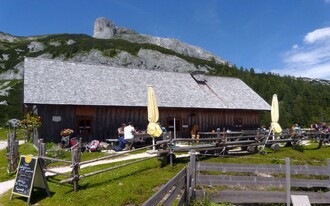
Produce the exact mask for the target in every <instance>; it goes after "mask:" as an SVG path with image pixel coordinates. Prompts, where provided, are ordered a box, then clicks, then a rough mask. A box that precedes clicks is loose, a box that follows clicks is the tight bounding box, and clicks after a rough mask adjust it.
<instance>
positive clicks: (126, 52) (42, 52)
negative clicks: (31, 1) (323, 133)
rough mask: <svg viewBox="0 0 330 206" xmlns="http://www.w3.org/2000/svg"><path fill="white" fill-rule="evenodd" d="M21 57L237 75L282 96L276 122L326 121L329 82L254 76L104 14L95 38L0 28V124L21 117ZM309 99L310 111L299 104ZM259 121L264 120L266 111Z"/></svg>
mask: <svg viewBox="0 0 330 206" xmlns="http://www.w3.org/2000/svg"><path fill="white" fill-rule="evenodd" d="M24 57H38V58H48V59H60V60H64V61H71V62H83V63H87V64H102V65H111V66H118V67H127V68H139V69H148V70H164V71H174V72H192V71H205V72H207V73H208V74H209V75H218V76H231V77H238V78H241V79H242V80H243V81H244V82H246V83H247V84H248V85H249V86H250V87H251V88H252V89H254V90H255V91H256V92H257V93H258V94H259V95H260V96H262V97H263V98H264V99H265V100H266V101H268V102H269V101H270V100H271V96H272V94H273V93H277V94H278V97H279V99H280V100H281V98H283V99H282V100H283V102H284V103H283V104H284V105H283V106H284V107H285V109H284V110H281V112H282V113H283V114H281V115H280V121H281V118H285V122H286V124H287V125H289V124H291V122H292V121H299V122H301V119H303V124H305V125H308V124H309V121H316V120H317V121H319V120H320V115H319V114H320V113H322V115H321V119H322V120H324V119H325V120H328V119H329V120H330V109H329V107H328V105H330V81H326V80H315V79H301V78H293V77H280V76H278V75H275V74H271V73H268V74H264V73H262V74H256V73H255V72H254V70H253V68H251V69H244V68H239V69H238V68H236V67H235V65H234V64H232V63H230V62H228V61H226V60H224V59H222V58H221V57H218V56H216V55H214V54H212V53H210V52H208V51H206V50H204V49H202V48H200V47H197V46H192V45H189V44H186V43H184V42H181V41H179V40H177V39H169V38H160V37H153V36H149V35H144V34H139V33H137V32H136V31H133V30H131V29H128V28H124V27H118V26H116V25H115V23H114V22H112V21H111V20H108V19H106V18H98V19H96V21H95V24H94V32H93V37H91V36H88V35H85V34H50V35H42V36H29V37H18V36H13V35H11V34H7V33H3V32H0V126H1V125H4V124H5V122H6V121H7V120H8V119H11V118H21V117H22V108H23V106H22V105H23V104H22V99H23V80H22V79H23V70H24V64H23V61H24ZM288 94H290V95H292V96H290V95H288ZM314 94H315V95H317V96H315V95H314ZM319 95H321V96H322V98H318V96H319ZM307 96H308V98H306V97H307ZM310 98H312V100H311V99H310ZM295 101H299V107H297V106H296V107H294V106H292V105H294V104H296V102H295ZM311 103H312V104H313V108H312V110H311V111H309V110H308V109H306V108H305V107H303V105H304V104H306V105H311ZM296 105H298V104H296ZM297 114H299V115H297ZM261 121H262V123H264V124H268V122H269V114H265V115H264V116H263V117H262V119H261ZM282 121H283V120H282Z"/></svg>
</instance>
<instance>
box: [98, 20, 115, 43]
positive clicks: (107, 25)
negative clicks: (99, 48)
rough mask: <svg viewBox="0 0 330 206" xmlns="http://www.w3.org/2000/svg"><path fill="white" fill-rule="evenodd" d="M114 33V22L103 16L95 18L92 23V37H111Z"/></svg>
mask: <svg viewBox="0 0 330 206" xmlns="http://www.w3.org/2000/svg"><path fill="white" fill-rule="evenodd" d="M115 33H116V26H115V23H114V22H113V21H111V20H109V19H107V18H105V17H101V18H97V19H96V20H95V23H94V32H93V37H94V38H98V39H111V38H112V37H113V36H114V35H115Z"/></svg>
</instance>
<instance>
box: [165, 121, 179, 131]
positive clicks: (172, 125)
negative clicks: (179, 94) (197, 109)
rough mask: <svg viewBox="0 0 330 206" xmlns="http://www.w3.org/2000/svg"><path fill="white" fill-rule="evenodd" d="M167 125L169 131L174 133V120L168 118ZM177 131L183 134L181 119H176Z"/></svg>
mask: <svg viewBox="0 0 330 206" xmlns="http://www.w3.org/2000/svg"><path fill="white" fill-rule="evenodd" d="M166 124H167V130H169V131H174V118H167V119H166ZM175 129H176V131H177V132H181V130H182V121H181V119H177V118H175Z"/></svg>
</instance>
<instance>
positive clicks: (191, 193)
mask: <svg viewBox="0 0 330 206" xmlns="http://www.w3.org/2000/svg"><path fill="white" fill-rule="evenodd" d="M189 171H190V172H189V173H190V184H191V186H190V188H189V191H188V192H189V197H190V198H191V199H194V198H195V188H196V151H195V150H190V167H189ZM190 198H189V199H190Z"/></svg>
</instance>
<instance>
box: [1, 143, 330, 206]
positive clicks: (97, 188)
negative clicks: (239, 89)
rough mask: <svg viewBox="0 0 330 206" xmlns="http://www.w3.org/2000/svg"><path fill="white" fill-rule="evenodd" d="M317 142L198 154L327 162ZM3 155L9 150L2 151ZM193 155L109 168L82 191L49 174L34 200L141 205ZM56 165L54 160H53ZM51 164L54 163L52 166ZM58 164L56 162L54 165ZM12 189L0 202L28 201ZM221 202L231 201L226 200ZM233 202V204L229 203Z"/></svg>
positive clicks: (82, 184)
mask: <svg viewBox="0 0 330 206" xmlns="http://www.w3.org/2000/svg"><path fill="white" fill-rule="evenodd" d="M317 147H318V144H317V143H312V144H311V145H309V146H304V150H303V151H302V152H300V151H297V150H293V149H292V148H290V147H283V148H280V149H279V150H278V151H276V152H272V151H271V150H270V149H268V148H266V151H267V154H266V155H261V154H253V155H246V156H236V157H215V158H210V157H202V156H198V160H200V161H207V162H219V163H246V164H249V163H251V164H274V163H275V164H284V159H285V158H286V157H290V158H292V160H291V162H292V164H312V165H322V164H323V165H326V162H327V158H329V157H330V150H329V148H320V149H316V148H317ZM19 149H20V153H21V154H30V153H31V154H36V151H35V149H34V147H33V146H32V145H31V144H29V143H27V144H24V145H21V146H20V148H19ZM0 155H2V157H4V156H5V151H0ZM105 155H109V154H106V153H101V152H94V153H88V152H85V153H83V155H82V160H83V161H85V160H89V159H94V158H98V157H102V156H105ZM63 158H64V159H67V160H70V159H71V155H70V153H67V154H65V156H64V157H63ZM4 160H5V158H2V160H1V161H0V166H2V167H1V169H2V171H1V175H2V176H0V180H1V181H4V180H6V179H10V178H14V176H13V175H12V176H9V175H7V174H6V173H7V172H6V166H7V161H4ZM188 160H189V158H185V159H178V160H177V161H176V164H175V165H174V167H173V168H171V167H170V166H166V167H161V164H160V162H159V161H158V160H157V159H151V160H146V161H143V162H140V163H136V164H133V165H130V166H125V167H122V168H119V169H116V170H112V171H108V172H105V173H102V174H98V175H95V176H92V177H87V178H85V179H82V180H80V181H79V191H78V192H74V191H73V187H72V185H71V184H59V182H60V181H61V180H64V179H65V178H66V177H65V176H62V175H61V176H60V175H58V176H54V177H47V182H48V185H49V189H50V192H51V195H52V196H51V197H47V194H46V193H45V191H44V190H40V189H36V190H35V191H34V192H33V195H32V198H31V203H32V204H37V205H45V206H48V205H63V206H66V205H81V206H84V205H125V206H131V205H141V204H142V203H143V202H144V201H146V200H147V199H148V198H149V197H150V196H152V195H153V194H154V193H155V192H156V191H158V189H159V188H160V187H161V186H162V185H164V184H165V183H167V182H168V180H170V179H171V178H172V177H173V176H174V175H175V174H176V173H177V172H178V171H180V170H181V169H182V168H183V167H184V166H185V165H186V164H187V162H188ZM122 163H124V162H117V163H111V164H105V165H98V166H94V167H88V168H83V169H81V170H80V174H86V173H90V172H93V171H97V170H101V169H105V168H109V167H113V166H116V165H119V164H122ZM51 165H52V164H51ZM51 165H50V166H51ZM52 166H54V165H52ZM10 194H11V191H8V192H7V193H5V194H4V195H2V196H1V197H0V205H18V206H19V205H26V200H27V198H24V197H20V196H18V195H14V199H13V200H12V201H9V196H10ZM205 202H207V203H209V204H211V205H219V204H215V203H210V202H209V201H208V200H207V199H205V200H200V201H199V200H197V201H195V202H194V205H203V203H205ZM220 205H227V204H225V203H223V204H220ZM228 205H230V204H228Z"/></svg>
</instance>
